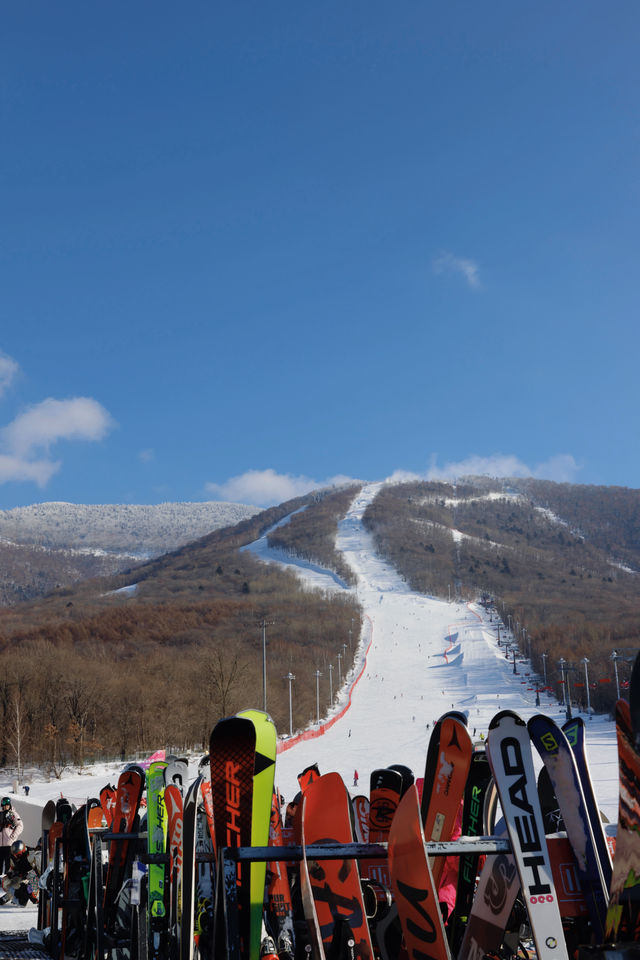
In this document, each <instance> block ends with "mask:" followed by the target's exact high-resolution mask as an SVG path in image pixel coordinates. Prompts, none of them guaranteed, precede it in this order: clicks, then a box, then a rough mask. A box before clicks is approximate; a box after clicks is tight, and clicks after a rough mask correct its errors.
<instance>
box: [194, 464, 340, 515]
mask: <svg viewBox="0 0 640 960" xmlns="http://www.w3.org/2000/svg"><path fill="white" fill-rule="evenodd" d="M349 482H351V478H350V477H345V476H336V477H331V478H330V479H329V480H323V481H318V480H313V479H312V478H311V477H306V476H304V475H298V476H293V475H292V474H290V473H276V471H275V470H272V469H267V470H247V471H246V473H242V474H239V475H238V476H236V477H231V478H230V479H229V480H227V481H226V482H225V483H207V484H206V485H205V490H206V492H207V494H208V495H210V496H213V497H215V498H216V499H220V500H229V501H231V502H232V503H247V504H255V505H256V506H259V507H267V506H273V505H274V504H277V503H283V501H285V500H292V499H293V498H294V497H302V496H304V495H305V494H306V493H310V492H311V491H312V490H318V489H320V488H322V487H331V486H341V485H343V484H345V483H349Z"/></svg>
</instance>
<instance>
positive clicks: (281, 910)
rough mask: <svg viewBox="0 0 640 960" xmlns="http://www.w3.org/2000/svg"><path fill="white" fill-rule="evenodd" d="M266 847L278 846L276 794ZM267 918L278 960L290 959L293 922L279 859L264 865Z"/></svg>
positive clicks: (284, 868) (288, 889) (279, 826)
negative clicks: (265, 869) (265, 870)
mask: <svg viewBox="0 0 640 960" xmlns="http://www.w3.org/2000/svg"><path fill="white" fill-rule="evenodd" d="M269 846H272V847H275V848H277V847H281V846H282V817H281V814H280V794H279V792H278V791H277V790H274V791H273V801H272V804H271V821H270V825H269ZM266 901H267V916H268V919H269V928H270V930H271V933H272V935H273V938H274V940H275V943H276V949H277V952H278V954H279V956H280V958H281V960H285V958H287V960H293V956H294V952H295V929H294V923H293V905H292V902H291V887H290V885H289V875H288V873H287V865H286V863H285V862H284V861H282V860H272V861H271V862H270V863H269V864H268V865H267V895H266Z"/></svg>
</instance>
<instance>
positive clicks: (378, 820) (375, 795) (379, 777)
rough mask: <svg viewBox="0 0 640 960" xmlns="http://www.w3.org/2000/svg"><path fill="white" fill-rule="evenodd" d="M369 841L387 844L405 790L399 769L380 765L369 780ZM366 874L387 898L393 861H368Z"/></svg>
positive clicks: (379, 896)
mask: <svg viewBox="0 0 640 960" xmlns="http://www.w3.org/2000/svg"><path fill="white" fill-rule="evenodd" d="M369 784H370V785H369V831H368V833H369V836H368V842H369V843H386V842H387V840H388V839H389V830H390V829H391V823H392V821H393V818H394V815H395V812H396V810H397V809H398V804H399V803H400V797H401V796H402V793H403V786H404V781H403V776H402V773H401V772H400V771H399V770H394V769H391V768H390V767H389V768H380V769H378V770H373V771H372V772H371V777H370V781H369ZM360 872H361V874H362V877H363V878H364V879H366V880H371V881H372V882H373V883H375V884H376V899H377V900H378V901H379V902H380V903H384V902H385V901H386V893H385V891H386V890H388V889H389V888H390V886H391V878H390V876H389V861H388V859H384V860H382V859H381V860H364V861H363V862H362V864H361V865H360Z"/></svg>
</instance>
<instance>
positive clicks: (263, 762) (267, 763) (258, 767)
mask: <svg viewBox="0 0 640 960" xmlns="http://www.w3.org/2000/svg"><path fill="white" fill-rule="evenodd" d="M274 764H275V760H274V759H273V757H265V756H264V754H262V753H258V752H257V751H256V760H255V765H254V768H253V772H254V775H255V774H257V773H262V771H263V770H268V769H269V767H272V766H273V765H274Z"/></svg>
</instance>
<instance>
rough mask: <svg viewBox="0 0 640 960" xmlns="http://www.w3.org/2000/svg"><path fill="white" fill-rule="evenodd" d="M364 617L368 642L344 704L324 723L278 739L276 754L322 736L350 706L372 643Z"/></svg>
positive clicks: (371, 629)
mask: <svg viewBox="0 0 640 960" xmlns="http://www.w3.org/2000/svg"><path fill="white" fill-rule="evenodd" d="M365 619H366V620H368V621H369V629H370V635H369V643H368V644H367V649H366V650H365V652H364V659H363V661H362V666H361V668H360V670H359V671H358V675H357V676H356V677H355V678H354V680H353V683H352V684H351V686H350V688H349V696H348V699H347V702H346V704H345V706H344V707H343V708H342V710H341V711H340V713H337V714H336V715H335V717H331V719H330V720H327V721H326V723H321V724H320V726H318V727H313V728H312V729H310V730H303V731H302V733H298V734H296V736H295V737H289V738H288V739H287V740H279V741H278V745H277V747H276V754H278V753H284V752H285V750H291V748H292V747H295V746H297V745H298V744H299V743H302V742H303V741H304V740H315V739H316V737H322V736H324V734H325V733H326V732H327V730H330V729H331V727H332V726H333V725H334V723H337V722H338V720H342V718H343V717H344V715H345V714H346V712H347V710H348V709H349V707H350V706H351V697H352V696H353V691H354V690H355V688H356V684H357V683H358V681H359V680H360V678H361V677H362V675H363V673H364V671H365V669H366V666H367V656H368V655H369V651H370V650H371V644H372V643H373V622H372V620H371V617H369V616H367V614H365Z"/></svg>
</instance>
